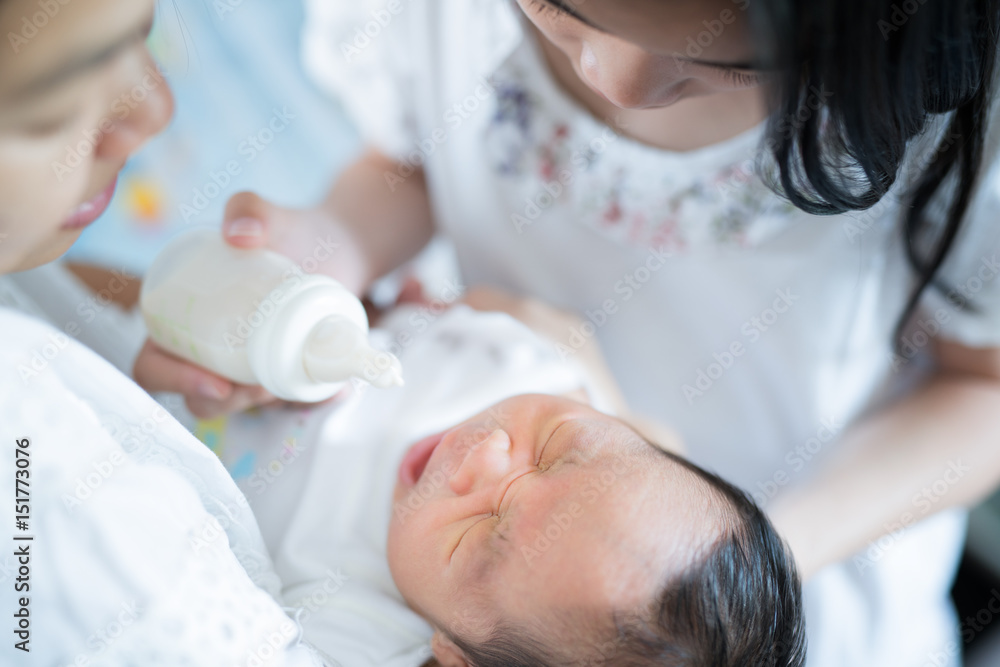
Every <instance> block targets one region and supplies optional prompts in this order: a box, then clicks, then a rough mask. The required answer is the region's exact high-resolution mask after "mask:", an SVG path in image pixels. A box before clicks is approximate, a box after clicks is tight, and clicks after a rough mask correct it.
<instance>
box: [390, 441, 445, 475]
mask: <svg viewBox="0 0 1000 667" xmlns="http://www.w3.org/2000/svg"><path fill="white" fill-rule="evenodd" d="M446 433H447V432H446V431H442V432H441V433H437V434H435V435H431V436H428V437H426V438H424V439H423V440H421V441H419V442H417V443H416V444H414V445H413V446H412V447H410V449H409V451H407V452H406V454H405V455H404V456H403V462H402V463H400V464H399V481H400V482H402V483H403V485H404V486H414V485H415V484H416V483H417V482H418V481H419V480H420V476H421V475H423V474H424V469H425V468H426V467H427V462H428V461H430V460H431V455H432V454H434V450H435V449H437V446H438V445H440V444H441V440H442V439H443V438H444V436H445V435H446Z"/></svg>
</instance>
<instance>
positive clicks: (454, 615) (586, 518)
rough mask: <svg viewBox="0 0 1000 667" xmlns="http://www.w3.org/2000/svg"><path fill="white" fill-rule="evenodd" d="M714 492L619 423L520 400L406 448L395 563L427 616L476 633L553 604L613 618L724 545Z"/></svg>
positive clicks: (393, 536)
mask: <svg viewBox="0 0 1000 667" xmlns="http://www.w3.org/2000/svg"><path fill="white" fill-rule="evenodd" d="M705 489H706V487H705V484H704V483H702V482H701V481H700V480H699V479H697V478H696V477H695V476H694V475H693V474H692V473H690V472H689V471H688V470H687V469H685V468H683V467H682V466H681V465H679V464H677V463H676V462H674V461H672V460H671V459H669V458H667V457H666V456H664V455H663V454H661V453H659V452H657V451H655V450H654V449H653V448H652V447H651V446H650V445H649V444H648V443H647V442H646V441H644V440H643V439H642V438H640V437H639V436H638V435H637V434H636V433H635V432H634V431H632V429H630V428H629V427H628V426H626V425H625V424H623V423H622V422H620V421H618V420H616V419H614V418H611V417H608V416H607V415H604V414H602V413H599V412H597V411H595V410H593V409H591V408H589V407H586V406H584V405H581V404H579V403H576V402H573V401H570V400H568V399H563V398H557V397H553V396H519V397H516V398H512V399H509V400H506V401H503V402H501V403H499V404H497V405H495V406H494V407H493V408H491V409H490V410H488V411H487V412H485V413H483V414H480V415H478V416H476V417H474V418H472V419H470V420H469V421H467V422H465V423H463V424H461V425H459V426H457V427H455V428H453V429H451V430H449V431H446V432H445V433H443V434H439V435H436V436H432V437H430V438H427V439H425V440H423V441H421V442H419V443H417V444H416V445H414V446H413V447H412V448H411V449H410V451H409V452H408V453H407V454H406V456H405V457H404V460H403V462H402V465H401V466H400V470H399V481H398V483H397V485H396V491H395V504H394V516H393V518H392V522H391V525H390V529H389V553H388V556H389V564H390V567H391V569H392V574H393V577H394V579H395V581H396V585H397V586H398V587H399V590H400V591H401V592H402V594H403V596H404V597H405V598H406V600H407V602H408V603H409V604H410V605H411V606H412V607H413V608H414V609H415V610H416V611H418V612H419V613H421V614H422V615H423V616H424V617H425V618H426V619H428V621H429V622H431V623H432V624H433V625H434V626H435V627H436V628H438V629H442V630H447V631H450V632H452V633H454V634H456V635H459V636H462V637H464V638H466V639H472V640H475V639H484V638H485V637H486V636H487V635H488V633H489V631H490V629H491V628H492V627H493V625H494V624H495V623H496V621H497V620H499V619H504V620H505V621H507V622H512V623H515V624H518V625H520V626H527V627H531V625H532V624H535V625H536V626H538V627H546V621H547V619H549V618H550V617H548V616H547V614H548V612H549V611H551V610H556V609H562V610H566V609H574V610H579V611H580V612H581V613H582V614H591V613H593V614H600V615H604V614H607V615H608V618H610V613H611V611H613V610H630V609H636V608H637V607H638V606H639V605H642V604H643V603H644V602H645V601H646V600H648V599H649V597H650V596H651V595H653V594H654V593H655V591H656V590H657V589H658V588H659V587H661V586H662V585H663V583H664V582H665V578H666V577H667V576H668V575H669V574H671V573H674V572H677V571H679V570H680V569H682V568H683V567H684V566H685V565H687V564H688V563H689V562H690V559H691V556H692V554H693V553H694V552H695V548H696V547H697V546H698V545H700V544H702V543H704V542H705V541H707V540H710V539H712V538H713V537H714V534H715V529H714V528H713V526H715V525H717V521H715V520H714V519H715V517H716V516H717V512H716V511H714V503H713V501H712V499H711V495H710V494H709V493H707V492H706V490H705Z"/></svg>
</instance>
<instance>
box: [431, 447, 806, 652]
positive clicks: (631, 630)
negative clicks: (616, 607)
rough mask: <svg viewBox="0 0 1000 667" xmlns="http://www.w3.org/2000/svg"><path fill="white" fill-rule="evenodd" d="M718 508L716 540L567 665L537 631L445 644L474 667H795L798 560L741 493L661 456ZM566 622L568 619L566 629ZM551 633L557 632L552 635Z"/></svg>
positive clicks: (497, 631) (799, 645)
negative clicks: (702, 486)
mask: <svg viewBox="0 0 1000 667" xmlns="http://www.w3.org/2000/svg"><path fill="white" fill-rule="evenodd" d="M655 449H656V450H657V451H659V452H660V453H661V454H662V455H664V456H666V457H668V458H669V459H671V460H672V461H674V462H676V463H678V464H680V465H681V466H683V467H684V468H686V469H687V470H689V471H690V472H692V473H693V474H695V475H696V476H697V477H699V478H700V479H701V480H703V481H704V482H705V483H706V484H707V485H708V486H709V487H710V489H711V491H710V492H711V493H712V494H713V495H714V496H715V499H716V500H717V501H719V502H720V503H721V505H722V506H723V517H724V519H723V524H724V525H723V529H722V534H721V535H720V536H719V538H718V539H716V540H715V542H714V543H713V544H711V545H709V546H708V547H707V548H706V550H705V552H704V553H703V554H702V555H701V557H699V558H697V559H696V561H695V562H694V563H693V564H692V565H691V566H689V567H688V568H687V569H686V570H685V571H683V572H682V573H681V574H680V575H677V574H673V575H671V576H669V577H668V578H667V579H666V581H665V582H664V584H663V587H662V588H661V589H660V590H659V592H658V593H657V594H656V595H655V596H654V598H653V599H651V600H650V601H649V604H648V605H646V608H645V609H644V610H642V611H641V612H638V613H636V612H630V613H626V612H618V613H616V614H614V616H613V618H612V619H610V620H611V624H610V625H611V627H613V628H614V631H613V632H612V633H610V636H608V637H607V638H600V639H598V638H594V640H593V641H591V642H590V644H589V648H582V647H581V648H577V649H576V650H575V652H574V655H573V656H572V657H570V656H567V655H565V652H564V651H561V650H558V649H556V648H555V647H553V646H549V645H548V643H547V642H544V641H542V640H541V639H540V638H539V637H538V636H537V634H536V632H537V631H531V630H527V629H525V628H517V627H512V626H510V625H509V624H504V623H502V622H501V624H500V625H498V626H497V627H496V628H494V629H493V631H492V632H491V634H490V637H489V639H487V640H486V641H484V642H482V643H473V642H470V641H468V640H466V639H463V638H462V637H456V636H451V635H449V638H450V639H451V640H452V641H453V642H454V643H455V645H456V646H458V647H459V648H461V649H462V651H463V652H464V653H465V657H466V660H467V661H468V663H469V664H470V665H471V666H472V667H549V666H551V667H556V666H560V667H564V666H566V665H580V666H585V667H605V666H608V667H610V666H611V665H614V666H615V667H645V666H651V665H658V666H664V667H675V666H676V667H799V666H800V665H803V664H804V663H805V654H806V651H805V644H806V640H805V620H804V617H803V609H802V595H801V585H800V581H799V576H798V572H797V571H796V568H795V563H794V560H793V559H792V556H791V554H790V552H789V551H788V549H787V548H786V546H785V544H784V543H783V542H782V540H781V538H780V537H779V536H778V534H777V532H776V531H775V529H774V527H773V526H772V525H771V523H770V521H768V519H767V517H766V516H765V515H764V513H763V512H762V511H761V509H760V508H759V507H758V506H757V505H756V504H755V503H754V501H753V500H752V499H751V498H750V497H749V496H748V495H747V494H746V493H744V492H743V491H741V490H740V489H738V488H736V487H735V486H733V485H732V484H730V483H728V482H726V481H725V480H723V479H721V478H720V477H718V476H717V475H714V474H712V473H710V472H707V471H705V470H703V469H701V468H699V467H698V466H696V465H694V464H693V463H691V462H689V461H686V460H684V459H683V458H680V457H678V456H675V455H674V454H671V453H669V452H666V451H664V450H662V449H659V448H655ZM569 623H570V621H569V620H568V619H567V625H568V624H569ZM554 634H555V633H554Z"/></svg>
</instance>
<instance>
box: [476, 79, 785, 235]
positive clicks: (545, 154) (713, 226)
mask: <svg viewBox="0 0 1000 667" xmlns="http://www.w3.org/2000/svg"><path fill="white" fill-rule="evenodd" d="M492 79H493V83H494V85H495V86H496V103H495V104H496V107H495V111H494V112H493V114H492V116H491V117H490V122H489V124H488V127H487V128H486V136H485V143H486V149H487V150H486V152H487V155H488V156H489V160H490V163H491V164H492V165H493V170H494V172H495V173H496V174H497V175H498V176H499V177H500V180H501V182H506V183H507V186H508V187H513V188H515V189H516V190H517V191H518V195H519V197H517V198H515V201H517V200H520V199H524V200H526V201H529V202H530V201H534V200H536V199H539V197H540V200H541V201H548V199H546V196H545V194H543V193H548V195H549V196H550V197H551V202H550V204H549V206H547V207H545V210H541V211H540V217H539V221H540V222H544V217H543V216H544V215H545V214H547V213H549V209H550V208H551V209H555V208H556V207H571V209H572V218H573V219H574V220H575V221H577V222H578V223H580V224H585V225H588V226H590V227H593V228H595V229H597V230H599V231H600V232H601V233H602V234H605V235H607V236H611V237H612V238H615V239H616V240H618V241H619V242H621V243H625V244H628V245H639V246H643V247H653V248H657V249H658V250H661V251H670V252H674V253H684V252H686V251H689V250H691V249H694V248H697V247H714V248H747V247H752V246H754V245H756V244H758V243H760V242H761V241H763V240H764V239H765V238H767V237H770V236H771V235H772V234H774V233H775V232H777V231H779V230H780V229H783V228H784V227H785V226H787V224H788V220H789V219H790V218H791V217H792V216H793V215H796V214H799V212H798V211H797V210H796V209H795V208H794V207H793V206H792V205H791V204H790V203H789V202H787V201H786V200H784V199H783V198H781V197H777V196H775V194H774V193H773V192H772V191H771V190H770V188H768V187H767V185H766V184H765V183H764V182H763V181H762V180H761V179H760V178H759V177H758V176H757V175H756V173H755V168H754V160H755V158H756V149H752V150H748V151H747V153H746V155H745V158H744V159H743V160H741V161H739V162H736V163H729V164H724V165H723V166H721V167H716V168H714V169H712V170H709V171H706V170H704V169H698V168H697V166H693V167H692V168H691V169H687V170H685V169H684V168H683V166H682V167H681V168H678V159H677V154H676V153H669V152H667V151H662V152H661V151H657V150H656V149H652V148H650V147H648V146H645V145H642V144H640V143H638V142H636V141H633V140H631V139H628V138H625V137H620V136H619V135H614V134H611V135H610V137H611V139H610V140H607V139H604V138H603V137H604V136H608V135H609V133H610V129H609V128H608V126H605V125H603V124H601V123H599V122H598V121H596V120H594V119H593V118H592V117H590V116H589V115H587V114H586V113H585V112H583V111H580V112H579V113H577V114H572V115H567V114H561V115H560V113H559V112H558V111H556V110H554V109H552V108H550V106H549V105H547V104H546V99H545V98H544V95H542V94H539V92H537V91H535V90H533V89H531V87H530V86H529V84H528V83H526V82H528V81H529V80H530V78H529V77H528V76H527V74H526V73H525V72H524V71H523V69H522V67H520V66H519V65H518V63H516V62H512V61H508V62H507V63H506V64H505V65H503V66H501V68H500V69H498V70H497V71H496V72H495V73H494V74H493V76H492ZM602 132H603V133H604V134H603V135H602ZM696 152H697V151H696ZM681 164H682V165H683V163H681ZM693 164H694V163H693ZM546 186H548V187H546ZM556 193H557V194H556Z"/></svg>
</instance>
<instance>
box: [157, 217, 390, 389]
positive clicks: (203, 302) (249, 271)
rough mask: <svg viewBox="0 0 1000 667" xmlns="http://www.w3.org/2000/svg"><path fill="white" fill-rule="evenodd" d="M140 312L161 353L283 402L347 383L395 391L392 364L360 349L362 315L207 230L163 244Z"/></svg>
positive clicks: (340, 293)
mask: <svg viewBox="0 0 1000 667" xmlns="http://www.w3.org/2000/svg"><path fill="white" fill-rule="evenodd" d="M140 305H141V308H142V313H143V316H144V318H145V320H146V325H147V327H148V328H149V335H150V337H151V338H152V339H153V340H154V341H156V343H157V344H159V345H160V346H161V347H163V348H165V349H167V350H168V351H170V352H171V353H173V354H175V355H177V356H179V357H182V358H184V359H187V360H188V361H190V362H192V363H194V364H197V365H199V366H202V367H204V368H207V369H209V370H211V371H213V372H215V373H217V374H219V375H221V376H223V377H226V378H228V379H230V380H233V381H234V382H239V383H242V384H250V385H261V386H263V387H264V388H265V389H267V390H268V391H269V392H271V394H273V395H274V396H276V397H278V398H280V399H283V400H287V401H297V402H308V403H312V402H317V401H323V400H326V399H327V398H330V397H331V396H333V395H334V394H336V393H337V392H338V391H339V390H340V389H341V388H342V387H343V386H344V384H345V383H346V382H347V381H348V380H350V379H351V378H352V377H353V378H359V379H362V380H365V381H367V382H369V383H371V384H372V385H374V386H376V387H392V386H400V385H402V384H403V378H402V373H401V369H400V365H399V360H398V359H396V357H394V356H393V355H391V354H388V353H385V352H378V351H376V350H374V349H372V348H371V346H369V344H368V317H367V315H366V314H365V309H364V306H362V305H361V302H360V301H358V299H357V298H356V297H355V296H354V295H353V294H351V292H350V291H348V290H347V289H346V288H345V287H344V286H343V285H341V284H340V283H338V282H337V281H336V280H334V279H332V278H329V277H327V276H320V275H307V274H304V273H302V271H301V270H300V269H299V267H298V266H297V265H296V264H295V262H293V261H292V260H290V259H288V258H287V257H284V256H282V255H279V254H277V253H274V252H271V251H268V250H261V249H255V250H244V249H239V248H233V247H231V246H230V245H228V244H227V243H226V242H225V240H224V239H223V238H222V234H221V233H220V232H219V231H218V230H216V229H200V230H195V231H191V232H186V233H184V234H182V235H181V236H179V237H177V238H176V239H174V240H173V241H171V243H170V244H168V246H167V247H166V248H165V249H164V250H163V252H162V253H160V255H158V256H157V258H156V260H155V261H154V262H153V265H152V267H151V268H150V270H149V272H148V274H147V276H146V279H145V281H144V282H143V286H142V294H141V297H140Z"/></svg>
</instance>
